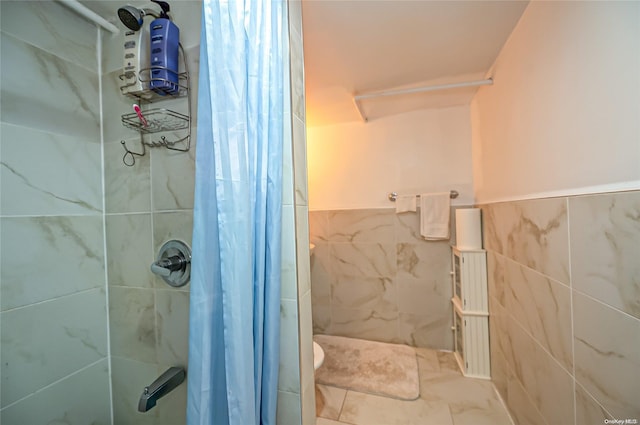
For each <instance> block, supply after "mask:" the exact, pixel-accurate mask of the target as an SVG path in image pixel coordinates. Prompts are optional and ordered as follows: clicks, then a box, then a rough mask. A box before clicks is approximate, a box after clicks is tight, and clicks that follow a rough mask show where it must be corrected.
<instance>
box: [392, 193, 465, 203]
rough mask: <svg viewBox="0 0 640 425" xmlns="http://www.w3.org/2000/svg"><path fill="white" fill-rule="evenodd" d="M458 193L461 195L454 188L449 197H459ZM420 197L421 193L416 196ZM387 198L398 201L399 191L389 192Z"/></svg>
mask: <svg viewBox="0 0 640 425" xmlns="http://www.w3.org/2000/svg"><path fill="white" fill-rule="evenodd" d="M458 195H459V194H458V191H457V190H452V191H451V192H450V194H449V197H450V198H451V199H455V198H457V197H458ZM419 197H420V195H416V198H419ZM387 198H389V200H390V201H391V202H396V199H398V193H396V192H391V193H389V194H388V195H387Z"/></svg>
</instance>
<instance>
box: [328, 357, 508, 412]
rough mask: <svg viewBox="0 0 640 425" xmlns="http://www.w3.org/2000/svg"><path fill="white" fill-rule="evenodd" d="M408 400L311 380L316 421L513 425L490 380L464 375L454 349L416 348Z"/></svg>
mask: <svg viewBox="0 0 640 425" xmlns="http://www.w3.org/2000/svg"><path fill="white" fill-rule="evenodd" d="M416 356H417V358H418V371H419V374H420V398H418V399H417V400H413V401H406V400H397V399H394V398H387V397H381V396H377V395H371V394H364V393H359V392H356V391H351V390H344V389H341V388H335V387H331V386H328V385H320V384H317V385H316V414H317V421H316V425H399V424H402V425H432V424H433V425H453V424H455V425H467V424H468V425H485V424H486V425H513V422H512V421H511V418H510V417H509V414H508V413H507V411H506V409H505V408H504V406H503V404H502V402H501V400H500V399H499V398H498V396H497V394H496V392H495V390H494V387H493V384H492V383H491V381H486V380H483V379H473V378H466V377H464V376H463V375H462V374H461V373H460V370H459V369H458V365H457V363H456V361H455V358H454V357H453V353H448V352H443V351H436V350H429V349H425V348H416Z"/></svg>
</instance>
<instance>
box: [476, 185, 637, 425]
mask: <svg viewBox="0 0 640 425" xmlns="http://www.w3.org/2000/svg"><path fill="white" fill-rule="evenodd" d="M482 208H483V220H484V232H485V234H484V239H485V248H486V249H487V251H488V257H487V261H488V274H489V295H490V338H491V369H492V377H493V380H494V382H495V384H496V387H497V388H498V390H499V392H500V394H501V395H502V397H503V398H504V400H505V401H506V402H507V405H508V407H509V409H510V410H511V412H512V415H513V417H514V419H515V420H516V422H517V423H518V424H537V425H539V424H548V425H553V424H558V423H568V424H574V423H575V424H576V425H577V424H602V423H604V420H605V419H612V418H616V419H623V420H624V419H627V418H628V419H634V418H635V419H640V402H639V400H638V394H640V380H638V376H640V344H639V341H640V304H639V301H638V300H640V287H639V286H638V282H640V262H638V258H639V257H638V253H639V252H640V192H638V191H635V192H621V193H614V194H599V195H588V196H575V197H568V198H549V199H538V200H527V201H517V202H506V203H496V204H487V205H484V206H483V207H482Z"/></svg>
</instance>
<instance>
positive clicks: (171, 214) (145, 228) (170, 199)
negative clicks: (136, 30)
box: [102, 1, 202, 425]
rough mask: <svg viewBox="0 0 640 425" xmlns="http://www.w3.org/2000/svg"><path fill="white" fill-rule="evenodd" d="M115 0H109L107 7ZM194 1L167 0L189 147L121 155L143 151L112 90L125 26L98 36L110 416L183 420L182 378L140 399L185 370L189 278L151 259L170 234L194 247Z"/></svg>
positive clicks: (175, 102) (124, 105)
mask: <svg viewBox="0 0 640 425" xmlns="http://www.w3.org/2000/svg"><path fill="white" fill-rule="evenodd" d="M119 6H120V5H118V4H114V15H115V13H116V10H117V7H119ZM201 8H202V3H201V2H199V1H183V2H179V3H177V4H176V5H175V7H172V12H173V17H174V20H175V22H176V24H177V25H178V27H180V29H181V33H180V38H181V42H182V44H183V46H184V50H185V53H186V56H187V59H188V70H189V76H190V81H191V97H192V99H191V108H192V109H191V119H192V124H191V149H190V150H189V152H176V151H171V150H167V149H165V148H154V149H150V148H147V149H146V155H145V156H143V157H136V158H135V164H134V165H133V166H131V167H129V166H126V165H125V164H124V163H123V161H122V157H123V154H124V153H125V151H124V149H123V147H122V145H121V143H120V142H121V141H122V140H124V141H126V143H127V147H128V148H129V149H131V150H134V151H136V152H140V151H141V150H142V148H141V147H140V141H139V140H140V136H139V135H138V133H137V132H136V131H134V130H131V129H128V128H125V127H124V126H123V125H122V124H121V119H120V117H121V115H122V114H126V113H130V112H131V111H132V108H131V105H132V103H134V102H135V101H134V100H131V99H129V98H126V97H124V96H123V95H121V94H120V89H119V86H120V85H121V80H120V79H119V75H120V74H121V73H122V44H123V35H124V31H121V32H120V34H118V35H112V34H110V33H106V32H105V33H103V37H102V62H103V77H102V95H103V120H104V164H105V166H104V168H105V170H104V173H105V175H104V179H105V205H106V218H105V221H106V246H107V259H108V260H107V276H108V283H109V328H110V338H111V373H112V385H113V415H114V423H116V424H123V425H126V424H136V425H138V424H153V425H159V424H163V425H164V424H166V425H169V424H170V425H180V424H184V423H185V412H186V402H187V385H186V383H185V384H182V385H180V386H179V387H177V388H176V389H175V390H174V391H172V392H171V393H170V394H168V395H166V396H165V397H163V399H162V401H161V402H159V403H158V404H157V406H156V407H154V408H153V409H151V410H149V411H148V412H145V413H139V412H138V408H137V407H138V399H139V398H140V395H141V394H142V391H143V389H144V387H145V386H147V385H149V384H151V383H152V382H153V381H154V380H155V379H156V378H157V377H158V376H160V374H162V373H163V372H164V371H165V370H167V369H168V368H169V367H172V366H180V367H184V368H185V369H187V362H188V338H189V284H187V285H186V286H183V287H181V288H173V287H171V286H169V285H168V284H166V283H165V282H164V281H163V280H162V279H161V278H159V277H157V276H155V275H154V274H153V273H151V271H150V268H149V267H150V265H151V263H152V262H153V261H155V257H156V255H157V253H158V251H159V249H160V247H161V246H162V245H163V244H164V243H165V242H167V241H168V240H171V239H178V240H182V241H184V242H186V243H187V245H189V246H191V236H192V227H193V189H194V175H195V142H196V125H197V122H196V112H197V81H198V64H199V61H198V59H199V47H200V46H199V34H200V16H201ZM118 25H120V24H118ZM181 61H182V59H181ZM181 70H182V67H181ZM187 106H188V103H187V99H186V98H180V99H172V100H163V101H161V102H158V103H154V104H152V105H150V106H149V108H157V107H160V108H169V109H172V110H175V111H177V112H180V113H184V114H186V113H187V111H188V108H187ZM185 134H186V133H185V132H184V131H182V132H176V133H175V134H170V133H169V134H164V133H156V134H152V135H147V136H145V140H147V141H148V140H158V139H159V138H160V136H167V137H168V139H169V140H174V138H175V137H181V136H183V135H185Z"/></svg>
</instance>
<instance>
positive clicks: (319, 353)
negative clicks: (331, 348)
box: [313, 341, 324, 370]
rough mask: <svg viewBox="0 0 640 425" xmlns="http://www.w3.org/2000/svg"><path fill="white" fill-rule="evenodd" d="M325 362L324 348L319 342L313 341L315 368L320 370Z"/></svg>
mask: <svg viewBox="0 0 640 425" xmlns="http://www.w3.org/2000/svg"><path fill="white" fill-rule="evenodd" d="M322 363H324V350H323V349H322V347H320V345H318V343H317V342H315V341H313V369H314V370H318V368H319V367H320V366H322Z"/></svg>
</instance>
